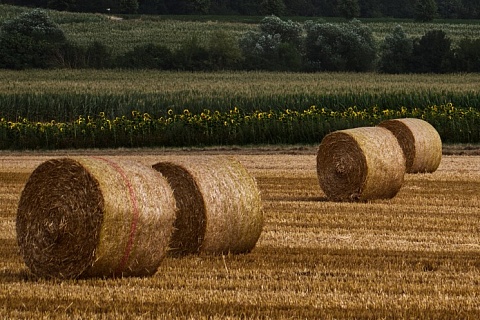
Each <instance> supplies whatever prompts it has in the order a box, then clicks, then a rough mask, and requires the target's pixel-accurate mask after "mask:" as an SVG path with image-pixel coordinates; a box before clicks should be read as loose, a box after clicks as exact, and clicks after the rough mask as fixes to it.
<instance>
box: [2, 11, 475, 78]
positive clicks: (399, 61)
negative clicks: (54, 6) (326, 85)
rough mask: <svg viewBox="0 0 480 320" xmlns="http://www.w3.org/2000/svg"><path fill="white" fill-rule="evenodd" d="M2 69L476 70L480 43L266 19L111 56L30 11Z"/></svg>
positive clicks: (9, 43) (8, 36)
mask: <svg viewBox="0 0 480 320" xmlns="http://www.w3.org/2000/svg"><path fill="white" fill-rule="evenodd" d="M0 68H4V69H28V68H96V69H102V68H122V69H158V70H188V71H215V70H270V71H293V72H321V71H342V72H347V71H348V72H352V71H353V72H370V71H378V72H383V73H447V72H480V38H477V39H471V38H465V39H462V40H460V41H459V43H457V44H456V46H455V47H454V46H452V41H451V39H450V38H449V37H448V36H447V35H446V33H445V32H444V31H442V30H430V31H427V32H426V33H425V34H424V35H423V36H422V37H419V38H409V37H408V36H407V35H406V33H405V32H404V30H403V28H402V27H401V26H400V25H397V26H396V27H395V28H394V29H393V30H392V32H391V33H390V34H387V36H386V37H385V39H383V41H381V43H377V41H375V39H374V38H373V35H372V30H371V29H370V28H369V27H368V26H366V25H365V24H362V23H361V22H360V21H359V20H356V19H353V20H351V21H349V22H345V23H335V24H334V23H326V22H323V21H313V20H310V21H306V22H305V23H303V24H300V23H298V22H293V21H291V20H282V19H281V18H279V17H277V16H273V15H271V16H267V17H265V18H264V19H263V20H262V21H261V23H260V24H259V28H258V30H256V31H250V32H247V33H245V34H244V35H242V36H241V37H240V38H239V39H237V38H235V37H233V36H232V35H230V34H228V33H226V32H224V31H217V32H214V33H212V34H211V35H210V36H209V38H208V40H207V41H206V42H201V41H199V40H198V39H197V38H195V37H192V38H189V39H188V40H185V41H184V42H183V43H182V44H181V46H180V47H179V48H177V49H174V50H172V49H170V48H168V47H166V46H163V45H161V44H154V43H149V44H146V45H138V46H136V47H134V48H133V49H132V50H130V51H127V52H125V53H123V54H118V55H116V56H114V55H113V54H112V50H110V49H109V48H108V47H107V46H105V45H104V44H102V43H100V42H98V41H94V42H92V43H91V44H89V45H88V46H86V47H83V46H81V45H78V44H76V43H74V42H72V41H69V40H68V39H67V38H66V36H65V34H64V33H63V31H62V30H61V28H60V27H59V26H58V25H56V24H55V23H54V22H53V21H52V20H51V19H50V18H49V16H48V15H47V13H46V12H45V11H43V10H41V9H34V10H32V11H29V12H25V13H23V14H21V15H19V16H18V17H16V18H15V19H12V20H10V21H7V22H5V23H4V24H3V25H2V26H1V29H0Z"/></svg>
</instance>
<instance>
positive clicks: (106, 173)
mask: <svg viewBox="0 0 480 320" xmlns="http://www.w3.org/2000/svg"><path fill="white" fill-rule="evenodd" d="M175 211H176V205H175V199H174V197H173V192H172V190H171V188H170V185H169V184H168V182H167V181H166V180H165V179H164V178H163V177H162V176H161V175H160V174H158V172H156V171H155V170H153V169H152V168H151V167H149V166H145V165H141V164H139V163H136V162H132V161H127V160H117V159H111V158H101V157H82V158H80V157H79V158H61V159H52V160H49V161H46V162H44V163H42V164H40V165H39V166H38V167H37V168H36V169H35V170H34V171H33V173H32V174H31V176H30V178H29V179H28V181H27V183H26V184H25V187H24V189H23V191H22V194H21V197H20V201H19V205H18V210H17V219H16V230H17V242H18V245H19V247H20V253H21V255H22V256H23V259H24V261H25V263H26V265H27V266H28V267H29V268H30V269H31V271H32V272H33V273H34V274H36V275H38V276H41V277H55V278H77V277H92V276H97V277H111V276H147V275H152V274H154V273H155V272H156V270H157V268H158V265H159V264H160V262H161V260H162V259H163V257H164V256H165V254H166V251H167V248H168V242H169V239H170V236H171V233H172V232H173V222H174V219H175Z"/></svg>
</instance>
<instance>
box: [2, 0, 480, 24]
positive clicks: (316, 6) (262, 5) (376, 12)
mask: <svg viewBox="0 0 480 320" xmlns="http://www.w3.org/2000/svg"><path fill="white" fill-rule="evenodd" d="M0 3H6V4H13V5H20V6H32V7H37V8H50V9H57V10H67V11H80V12H102V13H104V12H107V10H108V11H110V12H112V13H141V14H219V15H270V14H274V15H277V16H282V15H284V16H307V17H308V16H317V17H318V16H323V17H339V16H343V17H346V18H355V17H365V18H372V17H373V18H380V17H394V18H415V19H419V20H424V19H425V18H426V19H433V18H434V17H439V18H447V19H450V18H465V19H479V18H480V0H405V1H398V0H336V1H330V0H260V1H259V0H81V1H80V0H3V1H0Z"/></svg>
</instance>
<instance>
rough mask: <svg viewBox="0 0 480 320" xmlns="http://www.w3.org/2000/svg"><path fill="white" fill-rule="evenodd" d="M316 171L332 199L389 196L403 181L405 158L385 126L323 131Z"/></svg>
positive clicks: (356, 199)
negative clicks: (326, 132) (323, 135)
mask: <svg viewBox="0 0 480 320" xmlns="http://www.w3.org/2000/svg"><path fill="white" fill-rule="evenodd" d="M317 175H318V179H319V183H320V187H321V189H322V190H323V191H324V193H325V194H326V196H327V198H329V199H330V200H333V201H367V200H374V199H390V198H393V197H394V196H395V195H396V194H397V193H398V191H399V190H400V188H401V186H402V184H403V180H404V175H405V160H404V158H403V152H402V149H401V148H400V145H399V144H398V141H397V139H396V138H395V136H394V135H393V134H392V133H391V132H390V131H389V130H387V129H385V128H381V127H362V128H355V129H347V130H339V131H335V132H332V133H330V134H328V135H326V136H325V137H324V138H323V140H322V142H321V144H320V146H319V148H318V152H317Z"/></svg>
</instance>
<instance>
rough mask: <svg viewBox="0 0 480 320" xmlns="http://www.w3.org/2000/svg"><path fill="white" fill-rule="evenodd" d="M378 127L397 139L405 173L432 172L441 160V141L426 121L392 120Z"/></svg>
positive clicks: (411, 119) (412, 119)
mask: <svg viewBox="0 0 480 320" xmlns="http://www.w3.org/2000/svg"><path fill="white" fill-rule="evenodd" d="M378 126H380V127H384V128H387V129H388V130H390V131H391V132H392V133H393V134H394V135H395V137H397V139H398V143H399V144H400V147H402V150H403V153H404V155H405V161H406V171H407V173H419V172H434V171H436V170H437V168H438V166H439V165H440V162H441V160H442V140H441V138H440V135H439V134H438V132H437V130H436V129H435V128H434V127H433V126H432V125H431V124H430V123H428V122H427V121H424V120H422V119H416V118H402V119H392V120H386V121H383V122H381V123H380V124H379V125H378Z"/></svg>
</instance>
